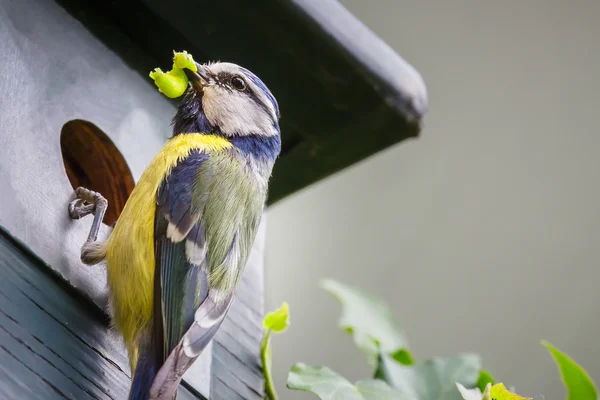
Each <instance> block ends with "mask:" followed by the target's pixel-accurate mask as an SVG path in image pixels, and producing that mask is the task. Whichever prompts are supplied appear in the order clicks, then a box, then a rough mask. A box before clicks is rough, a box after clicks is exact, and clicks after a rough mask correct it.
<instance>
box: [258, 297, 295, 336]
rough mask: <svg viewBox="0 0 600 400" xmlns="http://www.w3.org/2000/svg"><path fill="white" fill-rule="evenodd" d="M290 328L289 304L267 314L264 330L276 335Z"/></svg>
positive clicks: (284, 304)
mask: <svg viewBox="0 0 600 400" xmlns="http://www.w3.org/2000/svg"><path fill="white" fill-rule="evenodd" d="M289 326H290V311H289V306H288V304H287V303H283V304H282V306H281V307H279V308H278V309H277V310H275V311H271V312H270V313H267V315H265V318H264V319H263V328H265V329H266V330H269V329H270V330H272V331H273V332H276V333H281V332H283V331H285V330H286V329H287V328H288V327H289Z"/></svg>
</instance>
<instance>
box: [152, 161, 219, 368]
mask: <svg viewBox="0 0 600 400" xmlns="http://www.w3.org/2000/svg"><path fill="white" fill-rule="evenodd" d="M208 158H209V156H208V155H207V154H205V153H202V152H199V151H195V152H192V153H191V154H190V155H189V156H188V157H187V158H185V159H183V160H181V161H180V162H179V163H178V164H177V165H176V166H175V167H174V168H173V169H172V171H171V173H170V174H169V176H168V177H167V178H166V179H165V180H164V181H163V182H162V183H161V186H160V187H159V190H158V193H157V197H156V213H155V216H154V252H155V260H156V267H155V276H154V299H155V301H154V312H153V314H154V331H153V334H152V336H153V343H152V345H153V347H154V352H155V353H154V357H155V360H157V362H158V366H160V365H161V364H162V363H163V362H164V360H165V359H166V358H167V356H168V354H169V353H170V352H171V351H172V350H173V348H174V347H175V346H176V345H177V343H178V342H179V341H180V340H181V337H182V336H183V334H184V333H185V331H187V329H188V328H189V327H190V325H191V323H192V322H193V320H194V314H195V312H196V309H197V308H198V307H199V305H200V304H201V302H202V301H203V300H204V299H205V298H206V296H207V294H208V280H207V274H206V268H203V267H202V265H203V263H204V260H205V258H206V239H205V236H204V226H203V221H202V219H201V215H202V208H203V204H201V202H199V201H198V200H197V199H196V198H195V196H194V193H193V189H194V182H195V177H196V176H197V175H198V174H199V173H200V170H201V169H202V167H203V166H204V165H205V164H206V163H207V161H208ZM200 190H203V189H202V188H200ZM159 299H160V301H158V300H159Z"/></svg>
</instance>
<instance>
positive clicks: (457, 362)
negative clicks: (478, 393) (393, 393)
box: [381, 354, 481, 400]
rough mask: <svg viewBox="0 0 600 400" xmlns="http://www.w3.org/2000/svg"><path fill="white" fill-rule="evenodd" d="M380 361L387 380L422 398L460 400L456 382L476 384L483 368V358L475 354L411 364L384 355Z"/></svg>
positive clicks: (420, 399)
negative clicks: (404, 363) (403, 363)
mask: <svg viewBox="0 0 600 400" xmlns="http://www.w3.org/2000/svg"><path fill="white" fill-rule="evenodd" d="M381 361H382V362H381V376H383V378H384V379H385V381H386V382H388V383H389V384H390V385H391V386H392V387H394V388H396V389H398V390H399V391H400V392H402V393H405V394H407V395H409V396H412V397H415V398H417V399H419V400H461V395H460V392H459V391H458V389H457V387H456V383H460V384H461V385H463V386H465V387H467V388H474V387H475V386H476V384H477V378H478V377H479V371H480V370H481V359H480V358H479V356H477V355H474V354H463V355H459V356H455V357H450V358H434V359H432V360H428V361H425V362H423V363H419V364H415V365H412V366H405V365H401V364H399V363H398V362H396V361H395V360H394V359H392V358H391V357H389V356H385V355H384V356H382V357H381Z"/></svg>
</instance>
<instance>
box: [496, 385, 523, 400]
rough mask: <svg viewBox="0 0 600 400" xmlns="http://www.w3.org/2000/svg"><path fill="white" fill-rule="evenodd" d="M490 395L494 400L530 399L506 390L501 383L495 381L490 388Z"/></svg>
mask: <svg viewBox="0 0 600 400" xmlns="http://www.w3.org/2000/svg"><path fill="white" fill-rule="evenodd" d="M490 397H491V398H492V399H494V400H532V398H531V397H521V396H519V395H518V394H514V393H511V392H509V391H508V390H506V388H505V387H504V385H503V384H502V383H497V384H495V385H494V386H492V387H491V389H490Z"/></svg>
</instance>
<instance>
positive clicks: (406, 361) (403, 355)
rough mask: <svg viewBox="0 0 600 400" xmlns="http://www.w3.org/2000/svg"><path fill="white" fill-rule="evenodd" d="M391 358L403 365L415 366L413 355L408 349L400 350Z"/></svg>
mask: <svg viewBox="0 0 600 400" xmlns="http://www.w3.org/2000/svg"><path fill="white" fill-rule="evenodd" d="M391 357H392V358H393V359H394V360H396V361H398V362H399V363H400V364H402V365H413V364H414V363H415V360H414V359H413V356H412V354H410V352H409V351H408V350H406V349H402V350H398V351H397V352H395V353H394V354H391Z"/></svg>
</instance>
